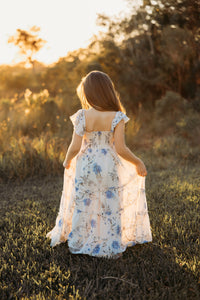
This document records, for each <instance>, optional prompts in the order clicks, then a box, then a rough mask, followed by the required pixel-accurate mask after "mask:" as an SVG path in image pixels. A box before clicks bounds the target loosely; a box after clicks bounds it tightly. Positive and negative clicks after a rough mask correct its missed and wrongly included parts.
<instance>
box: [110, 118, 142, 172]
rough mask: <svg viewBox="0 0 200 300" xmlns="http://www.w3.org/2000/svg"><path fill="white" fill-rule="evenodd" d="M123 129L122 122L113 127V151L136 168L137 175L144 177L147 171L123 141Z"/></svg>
mask: <svg viewBox="0 0 200 300" xmlns="http://www.w3.org/2000/svg"><path fill="white" fill-rule="evenodd" d="M124 127H125V124H124V121H123V120H121V121H120V122H119V123H118V124H117V126H116V127H115V131H114V141H115V149H116V151H117V153H118V154H119V155H120V156H121V157H123V158H124V159H126V160H128V161H130V162H131V163H132V164H134V165H135V166H136V169H137V173H138V175H140V176H146V175H147V170H146V167H145V165H144V163H143V161H142V160H141V159H140V158H138V157H137V156H135V155H134V154H133V152H132V151H131V150H130V149H129V148H128V147H127V146H126V143H125V139H124Z"/></svg>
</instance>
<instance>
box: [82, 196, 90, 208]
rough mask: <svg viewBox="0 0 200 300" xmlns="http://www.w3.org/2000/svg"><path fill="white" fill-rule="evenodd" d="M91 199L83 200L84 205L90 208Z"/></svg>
mask: <svg viewBox="0 0 200 300" xmlns="http://www.w3.org/2000/svg"><path fill="white" fill-rule="evenodd" d="M91 201H92V200H91V199H90V198H86V199H84V200H83V202H84V204H85V205H86V206H89V205H90V203H91Z"/></svg>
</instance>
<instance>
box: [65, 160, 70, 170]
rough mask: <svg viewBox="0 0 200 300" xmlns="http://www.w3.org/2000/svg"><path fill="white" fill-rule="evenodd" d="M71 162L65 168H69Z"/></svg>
mask: <svg viewBox="0 0 200 300" xmlns="http://www.w3.org/2000/svg"><path fill="white" fill-rule="evenodd" d="M70 164H71V161H70V162H69V163H68V164H67V165H66V166H65V169H69V168H70Z"/></svg>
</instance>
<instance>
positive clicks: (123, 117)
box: [111, 111, 130, 131]
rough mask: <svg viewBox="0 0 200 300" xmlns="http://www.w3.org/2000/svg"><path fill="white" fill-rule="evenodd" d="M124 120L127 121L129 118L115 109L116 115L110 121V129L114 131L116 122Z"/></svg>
mask: <svg viewBox="0 0 200 300" xmlns="http://www.w3.org/2000/svg"><path fill="white" fill-rule="evenodd" d="M121 120H124V123H126V122H128V121H129V120H130V119H129V118H128V117H127V115H125V114H124V113H123V112H122V111H117V112H116V115H115V117H114V119H113V121H112V126H111V131H114V129H115V127H116V126H117V124H118V123H119V122H120V121H121Z"/></svg>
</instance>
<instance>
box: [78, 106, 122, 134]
mask: <svg viewBox="0 0 200 300" xmlns="http://www.w3.org/2000/svg"><path fill="white" fill-rule="evenodd" d="M84 113H85V128H86V131H87V132H91V131H110V130H111V125H112V121H113V119H114V117H115V115H116V111H98V110H96V109H94V108H91V109H88V110H85V111H84Z"/></svg>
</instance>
